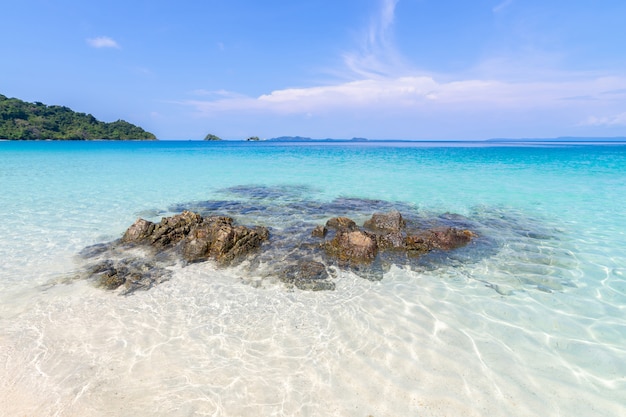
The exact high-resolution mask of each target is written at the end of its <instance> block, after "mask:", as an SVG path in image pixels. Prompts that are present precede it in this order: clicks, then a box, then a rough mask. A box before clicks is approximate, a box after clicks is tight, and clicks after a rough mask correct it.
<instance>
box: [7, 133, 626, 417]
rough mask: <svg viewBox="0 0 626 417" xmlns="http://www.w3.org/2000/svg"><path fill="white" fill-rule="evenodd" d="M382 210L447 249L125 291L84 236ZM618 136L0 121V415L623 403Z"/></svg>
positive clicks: (505, 412) (544, 408)
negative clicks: (54, 135) (298, 272)
mask: <svg viewBox="0 0 626 417" xmlns="http://www.w3.org/2000/svg"><path fill="white" fill-rule="evenodd" d="M194 208H197V209H200V208H201V209H202V210H204V211H205V213H204V214H209V213H214V214H220V215H228V216H231V217H233V218H234V219H235V221H236V222H237V223H240V224H243V225H264V226H267V227H268V228H269V229H270V239H271V236H272V235H276V234H280V233H289V230H291V229H289V228H293V227H295V226H296V225H301V224H306V225H311V226H313V225H316V224H324V223H325V221H326V220H328V219H329V218H331V217H333V216H347V217H350V218H352V219H353V220H355V221H356V222H357V223H358V224H362V223H363V221H364V220H366V219H367V218H368V217H369V216H371V215H372V214H373V213H375V212H386V211H391V210H397V211H399V212H400V213H401V214H402V215H403V216H405V217H407V218H413V219H420V221H422V222H423V223H424V224H429V222H431V223H432V222H436V221H438V220H441V219H455V221H460V222H462V223H463V224H464V225H465V226H466V227H467V228H469V229H470V230H471V231H472V232H473V233H474V234H475V238H474V239H473V240H472V241H471V242H470V243H469V244H468V245H467V246H465V247H462V248H459V249H455V250H452V251H449V252H437V251H436V250H435V251H433V252H432V253H428V254H425V255H424V258H423V259H421V260H420V259H418V260H417V261H416V262H412V263H398V264H391V265H388V268H386V269H385V271H384V273H383V274H382V279H375V280H372V279H366V278H363V277H362V276H360V275H359V274H357V273H355V272H354V271H353V270H350V269H341V268H339V270H338V271H337V272H336V274H335V276H334V278H333V281H334V283H335V289H334V290H332V291H304V290H300V289H298V288H294V287H290V286H288V285H286V284H284V283H282V282H281V281H280V280H277V279H275V277H273V276H272V268H273V267H276V266H280V263H281V262H282V260H281V259H270V260H265V262H266V263H267V265H266V267H265V268H264V269H253V268H250V267H249V265H248V266H247V265H246V263H245V262H243V263H241V264H236V265H233V266H231V267H224V266H220V265H216V264H215V263H214V262H212V261H207V262H199V263H193V264H186V263H184V262H177V263H174V264H172V265H169V266H168V267H167V268H169V270H170V271H171V277H170V279H169V280H167V281H166V282H163V283H160V284H159V285H155V286H153V287H152V288H150V289H148V290H142V291H135V292H133V293H131V294H126V295H124V294H123V293H121V292H120V291H115V290H106V289H103V288H100V287H98V286H97V285H95V283H94V281H93V280H92V279H90V277H89V276H88V274H86V273H85V268H86V265H87V263H88V260H87V259H85V257H84V256H82V255H81V254H84V253H85V248H90V247H93V245H99V244H103V243H108V242H114V241H116V240H117V239H119V238H120V237H121V236H122V234H123V233H124V231H125V230H126V229H127V228H128V227H129V226H130V225H131V224H133V222H135V220H136V219H138V218H143V219H146V220H150V221H153V222H158V221H160V219H161V218H162V217H166V216H171V215H174V214H177V213H180V211H181V210H183V209H194ZM624 415H626V143H624V142H619V141H615V142H600V141H592V140H590V141H585V142H583V141H569V142H568V141H552V142H550V141H526V142H524V141H495V142H466V141H451V142H398V141H366V142H362V141H308V142H272V141H260V142H238V141H221V142H203V141H154V142H118V141H90V142H64V141H37V142H30V141H29V142H14V141H4V142H0V416H37V417H45V416H81V417H87V416H129V417H130V416H168V417H172V416H355V417H383V416H420V417H427V416H448V417H449V416H477V417H478V416H489V417H496V416H544V417H547V416H554V417H557V416H558V417H565V416H594V417H595V416H606V417H615V416H624Z"/></svg>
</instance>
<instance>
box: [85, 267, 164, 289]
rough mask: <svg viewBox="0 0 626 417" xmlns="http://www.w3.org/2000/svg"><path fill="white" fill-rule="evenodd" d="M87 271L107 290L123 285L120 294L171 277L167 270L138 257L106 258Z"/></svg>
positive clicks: (158, 282) (149, 286) (144, 287)
mask: <svg viewBox="0 0 626 417" xmlns="http://www.w3.org/2000/svg"><path fill="white" fill-rule="evenodd" d="M88 273H89V275H90V276H91V278H92V279H94V280H95V282H96V285H98V286H100V287H102V288H105V289H107V290H115V289H118V288H119V287H122V286H123V287H124V291H123V292H122V294H130V293H131V292H133V291H136V290H139V289H143V290H147V289H150V288H152V287H153V286H154V285H156V284H160V283H162V282H165V281H167V280H169V279H170V277H171V272H170V271H169V270H167V269H165V268H162V267H159V266H157V265H155V264H152V263H149V262H145V261H143V260H139V259H122V260H118V261H113V260H110V259H107V260H105V261H102V262H99V263H97V264H95V265H92V266H91V268H89V271H88Z"/></svg>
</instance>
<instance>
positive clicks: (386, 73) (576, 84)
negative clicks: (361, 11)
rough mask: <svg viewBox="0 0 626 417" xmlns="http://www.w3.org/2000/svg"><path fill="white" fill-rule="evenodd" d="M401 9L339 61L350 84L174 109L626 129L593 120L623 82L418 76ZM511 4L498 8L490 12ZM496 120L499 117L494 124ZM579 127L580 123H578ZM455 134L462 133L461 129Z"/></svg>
mask: <svg viewBox="0 0 626 417" xmlns="http://www.w3.org/2000/svg"><path fill="white" fill-rule="evenodd" d="M398 2H399V0H380V3H379V5H380V7H379V8H378V9H377V13H376V14H375V16H373V17H372V20H371V22H370V24H369V25H368V27H367V29H366V30H365V31H364V32H363V33H362V35H363V36H362V37H361V38H360V42H358V44H357V47H356V48H355V50H354V51H352V52H350V53H346V54H344V56H343V58H344V64H345V68H344V71H343V73H342V77H341V78H342V79H343V80H346V79H348V80H349V81H337V82H335V83H327V84H325V85H318V86H311V87H302V88H285V89H278V90H275V91H271V92H268V93H266V94H262V95H259V96H255V97H251V96H246V95H242V94H238V93H234V92H229V91H223V90H220V91H205V90H197V91H195V92H194V95H197V96H203V97H198V98H197V99H194V100H180V101H178V102H177V103H179V104H183V105H186V106H190V107H192V108H194V109H195V110H196V112H197V114H198V115H200V116H207V117H211V116H218V115H224V116H226V115H237V117H241V115H243V114H247V115H263V117H262V118H265V116H266V115H267V116H269V115H273V116H277V117H283V116H290V117H291V116H296V117H300V116H302V117H304V118H311V117H313V116H315V117H326V118H327V119H326V120H331V119H333V120H334V119H342V118H344V119H346V118H348V117H353V116H354V115H359V116H358V117H363V115H365V114H367V115H370V116H371V117H369V118H368V120H370V119H371V120H374V119H376V120H381V121H382V122H384V123H385V124H387V125H388V124H393V123H394V122H393V121H391V120H402V123H405V124H406V123H409V122H411V121H414V120H417V119H420V120H422V121H423V122H425V123H430V124H431V125H433V126H434V127H433V130H446V129H447V130H450V131H452V130H454V129H452V128H450V129H448V125H450V123H449V121H450V120H451V118H455V116H453V115H456V117H465V118H468V120H469V117H470V115H472V117H476V118H478V119H480V120H484V122H482V123H481V124H484V125H490V124H494V125H495V124H497V123H501V124H502V129H503V131H508V130H510V129H511V127H510V126H511V125H510V124H509V123H508V122H516V121H518V122H519V123H520V126H523V127H526V125H527V123H528V122H527V120H528V119H527V117H528V115H530V114H542V115H544V116H545V115H552V117H550V116H546V117H550V118H551V120H555V119H559V121H558V122H554V123H555V124H559V123H560V124H561V125H562V126H564V125H568V126H574V125H577V124H578V126H583V125H584V126H597V127H600V126H618V125H622V124H626V113H621V114H617V115H615V116H611V117H599V116H593V115H594V114H603V113H604V112H605V111H606V110H607V109H608V108H610V107H609V102H611V103H612V104H611V105H614V104H615V102H617V101H619V102H620V103H621V102H624V101H625V100H626V99H625V98H624V97H623V95H622V92H623V91H624V89H625V88H626V77H607V76H602V75H598V74H592V73H586V74H585V73H568V72H561V71H558V70H550V71H547V70H544V69H542V67H540V66H538V65H536V66H534V65H532V63H531V64H528V65H529V66H530V67H529V68H530V70H533V69H534V72H533V71H530V70H529V69H528V68H526V67H524V68H522V69H519V70H518V72H516V71H515V66H513V65H495V64H494V63H495V62H496V61H487V63H486V64H485V65H484V66H483V67H477V68H470V69H468V72H466V73H465V74H456V75H454V74H446V75H445V76H431V75H425V74H424V73H420V72H419V71H416V70H415V69H414V68H412V67H411V66H410V65H408V64H407V63H406V61H405V60H404V58H403V57H402V55H401V54H400V53H399V52H398V51H397V49H396V47H395V43H394V41H393V25H394V20H395V12H396V6H397V4H398ZM512 2H513V0H505V1H503V2H501V3H500V4H499V5H498V6H496V8H494V12H497V11H500V10H502V9H503V8H505V7H508V6H509V5H510V4H512ZM544 61H545V60H544ZM497 63H499V64H502V63H503V62H502V61H497ZM504 63H506V62H504ZM494 68H495V69H497V70H494ZM507 68H511V70H510V71H507V70H506V69H507ZM490 69H491V70H490ZM470 72H471V75H469V74H470ZM625 104H626V103H625ZM494 114H498V115H499V116H498V117H494ZM382 115H385V117H383V116H382ZM402 118H404V119H402ZM498 118H500V120H498ZM281 120H282V119H281ZM505 120H506V122H505ZM580 120H585V122H584V123H579V121H580ZM471 122H472V123H474V122H475V120H472V121H471ZM411 123H412V122H411ZM444 125H445V127H444ZM518 127H519V126H518ZM387 128H392V127H391V126H387ZM457 129H458V130H462V127H460V126H459V127H458V128H457Z"/></svg>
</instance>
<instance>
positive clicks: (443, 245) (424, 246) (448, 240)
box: [405, 227, 475, 253]
mask: <svg viewBox="0 0 626 417" xmlns="http://www.w3.org/2000/svg"><path fill="white" fill-rule="evenodd" d="M474 236H475V235H474V233H472V232H471V231H469V230H465V229H457V228H454V227H436V228H433V229H428V230H425V231H423V232H420V233H418V234H414V235H409V236H407V237H406V239H405V245H406V248H407V250H409V251H413V252H420V253H421V252H428V251H430V250H433V249H441V250H452V249H456V248H460V247H461V246H465V245H467V244H468V243H469V242H470V240H471V239H472V238H473V237H474Z"/></svg>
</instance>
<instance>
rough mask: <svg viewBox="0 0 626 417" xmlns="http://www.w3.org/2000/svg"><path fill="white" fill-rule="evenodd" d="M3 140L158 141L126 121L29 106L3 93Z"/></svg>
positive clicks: (0, 120) (0, 100)
mask: <svg viewBox="0 0 626 417" xmlns="http://www.w3.org/2000/svg"><path fill="white" fill-rule="evenodd" d="M0 139H9V140H37V139H42V140H43V139H52V140H95V139H106V140H155V139H156V136H154V135H153V134H152V133H150V132H146V131H145V130H143V129H142V128H140V127H138V126H135V125H133V124H131V123H128V122H126V121H124V120H118V121H116V122H112V123H105V122H101V121H99V120H97V119H96V118H95V117H93V116H92V115H91V114H85V113H78V112H75V111H73V110H71V109H70V108H68V107H64V106H47V105H45V104H43V103H39V102H35V103H28V102H25V101H22V100H20V99H17V98H8V97H6V96H3V95H2V94H0Z"/></svg>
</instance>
